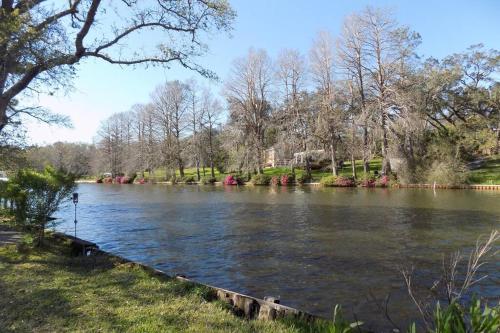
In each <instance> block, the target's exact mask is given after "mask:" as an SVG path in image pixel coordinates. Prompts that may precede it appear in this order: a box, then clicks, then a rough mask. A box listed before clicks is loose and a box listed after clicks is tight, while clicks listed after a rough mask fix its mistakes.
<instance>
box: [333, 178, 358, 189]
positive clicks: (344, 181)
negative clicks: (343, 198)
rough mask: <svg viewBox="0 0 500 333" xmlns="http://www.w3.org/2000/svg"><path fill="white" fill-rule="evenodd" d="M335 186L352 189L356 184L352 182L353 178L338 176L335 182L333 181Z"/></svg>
mask: <svg viewBox="0 0 500 333" xmlns="http://www.w3.org/2000/svg"><path fill="white" fill-rule="evenodd" d="M335 186H338V187H353V186H356V182H355V181H354V179H353V178H350V177H343V176H339V177H337V180H336V181H335Z"/></svg>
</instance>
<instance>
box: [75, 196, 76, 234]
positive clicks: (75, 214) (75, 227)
mask: <svg viewBox="0 0 500 333" xmlns="http://www.w3.org/2000/svg"><path fill="white" fill-rule="evenodd" d="M75 238H76V203H75Z"/></svg>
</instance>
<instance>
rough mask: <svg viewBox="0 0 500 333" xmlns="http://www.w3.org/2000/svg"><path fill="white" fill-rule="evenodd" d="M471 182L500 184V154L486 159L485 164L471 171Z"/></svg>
mask: <svg viewBox="0 0 500 333" xmlns="http://www.w3.org/2000/svg"><path fill="white" fill-rule="evenodd" d="M469 181H470V183H471V184H484V185H500V156H499V155H497V156H494V157H492V158H489V159H487V160H486V162H485V164H484V165H483V166H482V167H481V168H479V169H476V170H472V171H471V172H470V176H469Z"/></svg>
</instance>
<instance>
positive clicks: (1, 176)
mask: <svg viewBox="0 0 500 333" xmlns="http://www.w3.org/2000/svg"><path fill="white" fill-rule="evenodd" d="M6 181H9V178H8V177H7V172H5V171H0V182H6Z"/></svg>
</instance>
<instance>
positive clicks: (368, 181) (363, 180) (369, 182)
mask: <svg viewBox="0 0 500 333" xmlns="http://www.w3.org/2000/svg"><path fill="white" fill-rule="evenodd" d="M375 183H376V181H375V176H374V175H372V174H371V173H363V174H362V175H361V177H360V184H361V186H363V187H375Z"/></svg>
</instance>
